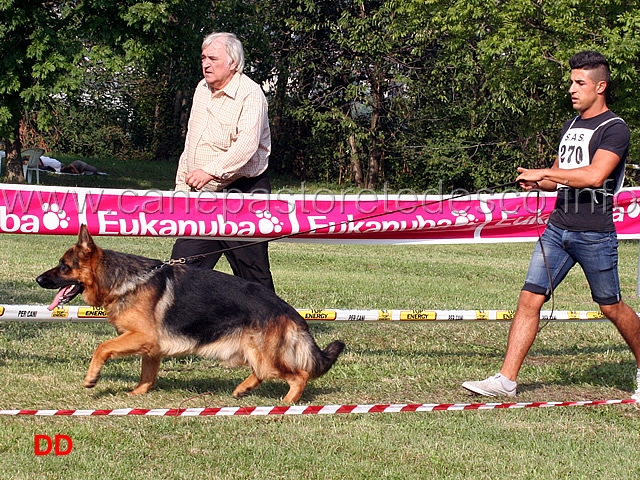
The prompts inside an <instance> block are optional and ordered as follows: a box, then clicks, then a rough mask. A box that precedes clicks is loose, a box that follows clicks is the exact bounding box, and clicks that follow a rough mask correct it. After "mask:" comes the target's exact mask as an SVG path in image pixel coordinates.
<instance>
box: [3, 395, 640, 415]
mask: <svg viewBox="0 0 640 480" xmlns="http://www.w3.org/2000/svg"><path fill="white" fill-rule="evenodd" d="M624 403H629V404H630V403H639V402H638V400H634V399H628V400H597V401H576V402H517V403H515V402H514V403H423V404H416V405H409V404H405V403H401V404H389V405H316V406H309V405H293V406H279V407H212V408H180V409H178V408H152V409H146V408H118V409H114V410H0V415H13V416H20V415H37V416H73V417H87V416H115V417H118V416H127V415H143V416H149V417H152V416H156V417H198V416H233V415H250V416H264V415H333V414H337V413H401V412H437V411H460V410H493V409H501V408H506V409H511V408H548V407H587V406H596V405H619V404H624Z"/></svg>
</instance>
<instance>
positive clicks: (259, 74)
mask: <svg viewBox="0 0 640 480" xmlns="http://www.w3.org/2000/svg"><path fill="white" fill-rule="evenodd" d="M214 30H216V31H230V32H234V33H236V34H237V35H238V37H239V38H240V39H241V40H242V42H243V44H244V47H245V53H246V56H247V67H246V69H245V73H247V74H248V75H249V76H250V77H251V78H253V79H254V80H255V81H257V82H258V83H260V84H262V85H263V86H264V88H265V92H266V94H267V98H268V101H269V114H270V122H271V130H272V142H273V145H272V155H271V169H272V170H273V171H275V172H282V173H286V174H288V175H294V176H296V177H298V178H300V179H314V180H323V181H329V182H332V183H349V184H353V185H355V186H356V187H361V188H370V189H375V188H378V187H380V186H381V185H382V183H383V182H384V183H387V184H388V185H389V186H390V187H392V188H397V189H399V188H412V189H425V188H440V187H441V188H444V189H445V190H446V189H450V188H466V189H469V190H475V189H478V188H482V187H486V186H489V185H493V184H499V183H505V182H508V181H511V180H513V178H514V175H515V168H516V167H517V166H519V165H523V166H528V167H541V166H545V165H550V164H551V163H552V161H553V159H554V158H555V155H556V148H557V142H558V137H559V133H560V128H561V126H562V123H563V122H564V121H565V120H567V119H568V118H570V117H571V116H572V115H573V114H574V112H573V111H572V108H571V104H570V102H569V97H568V93H567V90H568V76H569V69H568V66H567V60H568V58H569V57H570V56H571V55H573V54H574V53H576V52H578V51H580V50H586V49H592V50H598V51H600V52H602V53H603V54H604V55H605V56H606V57H607V58H608V59H609V61H610V63H611V66H612V72H613V77H614V84H613V96H612V98H611V102H612V103H610V106H611V109H612V110H613V111H614V112H616V113H617V114H619V115H620V116H622V117H623V118H624V119H625V120H626V121H627V123H628V125H629V126H630V128H631V130H632V147H631V156H630V160H629V161H631V162H633V161H634V160H635V161H637V159H638V158H639V157H640V148H639V147H638V140H639V138H640V136H639V132H640V115H639V114H640V99H639V98H638V95H637V93H638V87H639V79H640V75H639V74H640V5H639V4H638V2H637V1H636V0H602V1H599V2H593V1H591V0H554V1H552V2H551V1H548V0H504V1H502V0H386V1H385V0H377V1H376V0H372V1H369V0H338V1H324V0H213V1H210V2H204V1H195V2H194V1H193V0H165V1H156V0H147V1H140V0H118V1H115V0H68V1H42V0H41V1H34V0H0V56H1V57H0V140H2V141H3V142H4V143H5V144H6V150H7V166H8V174H7V177H6V181H10V182H16V181H21V177H22V169H21V167H20V150H21V149H23V148H27V147H36V146H39V147H44V148H45V149H46V150H47V151H58V152H65V153H75V154H79V155H84V156H98V155H109V156H116V157H118V158H121V159H122V160H123V161H126V159H128V158H136V159H142V160H146V161H149V162H152V161H157V160H167V159H175V160H176V161H177V158H178V156H179V154H180V152H181V151H182V147H183V142H184V135H185V131H186V123H187V119H188V114H189V107H190V103H191V96H192V93H193V89H194V87H195V85H196V84H197V82H198V81H199V80H200V79H201V78H202V76H201V70H200V58H199V57H200V44H201V42H202V39H203V37H204V36H205V35H206V34H208V33H210V32H212V31H214Z"/></svg>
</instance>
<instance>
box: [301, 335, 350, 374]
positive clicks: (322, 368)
mask: <svg viewBox="0 0 640 480" xmlns="http://www.w3.org/2000/svg"><path fill="white" fill-rule="evenodd" d="M316 349H317V351H316V352H315V355H314V362H313V369H312V370H311V371H310V372H309V374H310V375H311V378H318V377H321V376H322V375H324V374H325V373H327V372H328V371H329V369H330V368H331V367H333V364H334V363H336V360H337V359H338V356H339V355H340V354H341V353H342V350H344V343H343V342H341V341H340V340H336V341H335V342H331V343H330V344H329V345H327V347H326V348H325V349H324V350H320V348H319V347H318V346H317V345H316Z"/></svg>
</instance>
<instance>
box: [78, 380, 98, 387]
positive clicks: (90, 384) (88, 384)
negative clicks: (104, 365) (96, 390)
mask: <svg viewBox="0 0 640 480" xmlns="http://www.w3.org/2000/svg"><path fill="white" fill-rule="evenodd" d="M97 383H98V379H97V378H96V379H95V380H88V379H85V381H84V383H83V384H82V386H83V387H84V388H93V387H95V386H96V384H97Z"/></svg>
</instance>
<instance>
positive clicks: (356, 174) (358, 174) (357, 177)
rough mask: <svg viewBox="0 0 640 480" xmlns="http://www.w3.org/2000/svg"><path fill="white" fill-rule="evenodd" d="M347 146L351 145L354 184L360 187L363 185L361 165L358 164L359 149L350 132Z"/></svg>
mask: <svg viewBox="0 0 640 480" xmlns="http://www.w3.org/2000/svg"><path fill="white" fill-rule="evenodd" d="M349 146H350V147H351V155H350V158H351V172H352V173H353V182H354V183H355V184H356V187H359V188H362V187H363V186H364V182H363V176H362V166H361V165H360V151H359V150H358V145H357V143H356V137H355V136H354V135H353V134H351V135H349Z"/></svg>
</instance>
